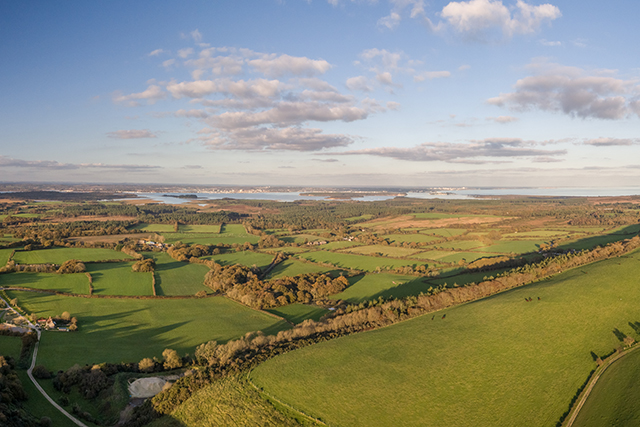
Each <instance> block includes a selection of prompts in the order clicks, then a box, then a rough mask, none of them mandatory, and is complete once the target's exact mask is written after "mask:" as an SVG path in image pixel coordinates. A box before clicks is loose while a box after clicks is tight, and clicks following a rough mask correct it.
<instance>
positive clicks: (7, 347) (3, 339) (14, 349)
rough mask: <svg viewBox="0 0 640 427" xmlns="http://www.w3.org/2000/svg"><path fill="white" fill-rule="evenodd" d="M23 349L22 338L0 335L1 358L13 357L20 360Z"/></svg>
mask: <svg viewBox="0 0 640 427" xmlns="http://www.w3.org/2000/svg"><path fill="white" fill-rule="evenodd" d="M21 348H22V340H21V339H20V337H11V336H7V335H0V356H11V357H13V358H14V359H16V360H18V358H19V357H20V349H21Z"/></svg>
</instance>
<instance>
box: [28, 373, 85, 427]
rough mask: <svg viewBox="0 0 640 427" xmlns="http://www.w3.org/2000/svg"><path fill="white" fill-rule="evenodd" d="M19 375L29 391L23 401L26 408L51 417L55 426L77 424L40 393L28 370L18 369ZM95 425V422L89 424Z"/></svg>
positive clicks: (62, 426) (30, 411)
mask: <svg viewBox="0 0 640 427" xmlns="http://www.w3.org/2000/svg"><path fill="white" fill-rule="evenodd" d="M16 372H17V373H18V377H19V378H20V382H21V383H22V388H24V391H26V392H27V395H28V396H29V399H28V400H26V401H25V402H23V403H22V405H23V407H24V408H25V410H26V411H27V412H28V413H29V414H31V415H33V416H35V417H36V419H38V420H39V419H40V418H42V417H49V418H51V421H52V424H51V425H53V426H55V427H75V424H74V423H72V422H71V420H69V418H67V417H65V416H64V415H63V414H62V412H60V411H58V410H57V409H56V408H54V407H53V405H52V404H51V403H49V401H48V400H47V399H46V398H45V397H44V396H43V395H42V393H40V391H39V390H38V389H37V388H36V386H35V385H33V383H32V382H31V380H30V379H29V377H28V376H27V371H26V370H18V371H16ZM88 425H93V424H88Z"/></svg>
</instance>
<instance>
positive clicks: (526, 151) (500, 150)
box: [329, 138, 567, 164]
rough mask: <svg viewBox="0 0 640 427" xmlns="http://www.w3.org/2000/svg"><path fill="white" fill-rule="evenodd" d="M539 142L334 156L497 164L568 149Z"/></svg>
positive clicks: (436, 145)
mask: <svg viewBox="0 0 640 427" xmlns="http://www.w3.org/2000/svg"><path fill="white" fill-rule="evenodd" d="M537 145H538V143H537V142H535V141H524V140H522V139H520V138H487V139H484V140H480V141H470V142H469V143H446V142H438V143H430V142H427V143H424V144H421V145H418V146H415V147H410V148H401V147H380V148H368V149H363V150H353V151H345V152H333V153H329V154H330V155H333V156H335V155H372V156H379V157H388V158H393V159H398V160H408V161H414V162H434V161H442V162H447V163H468V164H483V163H496V161H495V160H491V159H496V158H516V157H517V158H523V157H524V158H531V159H535V158H549V157H553V156H561V155H564V154H566V153H567V151H566V150H544V149H539V148H536V146H537Z"/></svg>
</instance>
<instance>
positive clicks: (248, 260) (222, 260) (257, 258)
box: [202, 251, 274, 268]
mask: <svg viewBox="0 0 640 427" xmlns="http://www.w3.org/2000/svg"><path fill="white" fill-rule="evenodd" d="M273 258H274V256H273V255H271V254H265V253H261V252H253V251H242V252H229V253H226V254H220V255H211V256H204V257H202V259H211V260H214V261H215V262H217V263H218V264H220V265H235V264H241V265H245V266H247V267H252V266H254V265H255V266H257V267H258V268H265V267H267V266H268V265H269V264H271V261H273Z"/></svg>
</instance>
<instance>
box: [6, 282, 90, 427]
mask: <svg viewBox="0 0 640 427" xmlns="http://www.w3.org/2000/svg"><path fill="white" fill-rule="evenodd" d="M0 290H4V288H0ZM0 300H2V302H4V303H5V304H6V306H7V307H8V308H9V309H10V310H12V311H13V312H14V313H15V314H16V315H18V316H21V317H23V318H24V319H25V320H26V321H27V324H28V326H29V328H30V329H33V330H34V331H35V332H36V334H37V335H38V341H36V346H35V347H34V349H33V356H32V357H31V366H30V367H29V369H28V370H27V375H28V376H29V379H30V380H31V382H32V383H33V385H34V386H36V388H37V389H38V391H40V393H42V395H43V396H44V397H45V399H47V400H48V401H49V402H50V403H51V404H52V405H53V406H54V407H55V408H56V409H57V410H58V411H60V412H62V414H64V415H65V416H66V417H67V418H69V419H70V420H71V421H73V423H74V424H76V425H78V426H80V427H88V426H87V425H86V424H85V423H83V422H82V421H80V420H78V419H77V418H76V417H74V416H73V415H71V414H70V413H68V412H67V411H66V410H65V409H64V408H63V407H62V406H60V405H58V404H57V403H56V402H55V400H53V399H52V398H51V396H49V395H48V394H47V392H46V391H44V389H43V388H42V387H41V386H40V384H38V381H36V379H35V378H34V377H33V368H34V367H35V366H36V357H38V346H39V345H40V329H38V328H36V326H35V325H34V324H33V323H31V322H30V321H29V319H27V318H26V317H24V316H22V315H21V314H20V313H18V312H17V311H16V310H15V309H14V308H13V307H11V305H10V304H9V303H8V302H7V301H5V299H4V298H2V297H0Z"/></svg>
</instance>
